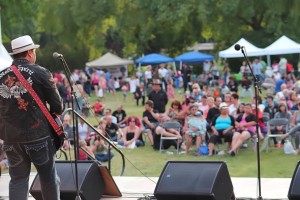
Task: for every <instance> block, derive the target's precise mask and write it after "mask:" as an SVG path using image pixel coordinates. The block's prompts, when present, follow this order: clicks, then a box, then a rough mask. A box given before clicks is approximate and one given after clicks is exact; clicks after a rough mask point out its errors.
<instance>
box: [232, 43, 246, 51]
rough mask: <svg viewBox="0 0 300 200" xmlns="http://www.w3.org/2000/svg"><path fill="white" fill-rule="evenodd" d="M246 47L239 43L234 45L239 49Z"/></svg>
mask: <svg viewBox="0 0 300 200" xmlns="http://www.w3.org/2000/svg"><path fill="white" fill-rule="evenodd" d="M242 48H244V46H241V45H239V44H236V45H234V49H235V50H237V51H239V50H240V49H242Z"/></svg>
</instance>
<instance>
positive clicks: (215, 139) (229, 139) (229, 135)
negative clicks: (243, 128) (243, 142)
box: [209, 130, 233, 144]
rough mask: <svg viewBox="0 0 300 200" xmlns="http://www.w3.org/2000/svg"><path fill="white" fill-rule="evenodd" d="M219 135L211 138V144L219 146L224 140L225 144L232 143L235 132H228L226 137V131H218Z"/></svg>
mask: <svg viewBox="0 0 300 200" xmlns="http://www.w3.org/2000/svg"><path fill="white" fill-rule="evenodd" d="M217 131H218V133H219V135H215V134H213V135H211V136H210V138H209V143H213V144H217V143H218V142H222V138H224V142H232V136H233V132H232V131H228V132H227V133H226V134H225V135H223V133H222V132H223V131H224V130H217Z"/></svg>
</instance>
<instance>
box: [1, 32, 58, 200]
mask: <svg viewBox="0 0 300 200" xmlns="http://www.w3.org/2000/svg"><path fill="white" fill-rule="evenodd" d="M11 47H12V53H11V55H12V56H13V58H14V61H13V65H15V66H17V67H18V70H19V71H20V72H21V73H22V75H23V76H24V77H25V79H26V80H27V81H28V82H29V83H30V84H31V85H32V88H33V89H34V90H35V92H36V93H37V95H38V96H39V98H40V99H41V100H42V102H43V103H44V104H46V103H47V104H49V108H50V113H51V114H58V115H59V114H61V113H62V112H63V104H62V99H61V97H60V96H59V93H58V90H57V88H56V85H55V82H54V80H53V77H52V74H51V73H50V71H48V70H47V69H45V68H43V67H41V66H39V65H37V64H35V62H36V49H37V48H39V45H36V44H34V42H33V41H32V38H31V37H30V36H29V35H25V36H21V37H18V38H16V39H14V40H12V41H11ZM0 84H1V89H0V90H1V92H0V121H1V123H0V126H1V130H2V131H1V132H0V139H2V140H4V146H3V149H4V151H5V152H6V155H7V158H8V162H9V166H10V167H9V175H10V177H11V180H10V183H9V199H11V200H19V199H27V198H28V184H29V181H28V180H29V175H30V169H31V163H33V165H34V166H35V168H36V170H37V173H38V175H39V177H40V184H41V192H42V196H43V199H44V200H48V199H49V200H50V199H51V200H56V199H60V191H59V185H60V180H59V177H58V176H57V171H56V168H55V152H56V149H55V146H54V144H53V140H52V137H51V136H52V135H51V133H52V132H54V131H53V129H52V127H51V125H50V124H49V123H48V120H47V119H46V117H45V116H44V114H43V113H42V111H41V110H40V109H39V107H38V105H37V103H35V101H34V100H33V98H32V96H31V95H30V94H29V92H28V91H27V90H26V89H25V88H24V87H23V86H22V83H21V82H20V81H19V79H18V78H17V77H16V76H15V74H14V73H13V72H12V71H11V69H4V70H3V71H2V72H1V76H0ZM54 134H56V133H54Z"/></svg>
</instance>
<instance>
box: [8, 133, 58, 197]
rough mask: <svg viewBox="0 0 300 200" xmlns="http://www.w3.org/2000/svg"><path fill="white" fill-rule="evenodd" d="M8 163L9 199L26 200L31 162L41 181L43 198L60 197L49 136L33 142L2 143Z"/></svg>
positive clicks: (53, 149)
mask: <svg viewBox="0 0 300 200" xmlns="http://www.w3.org/2000/svg"><path fill="white" fill-rule="evenodd" d="M3 149H4V151H5V152H6V155H7V159H8V163H9V175H10V177H11V180H10V183H9V199H10V200H26V199H27V198H28V185H29V175H30V169H31V163H33V164H34V166H35V168H36V170H37V172H38V174H39V177H40V182H41V190H42V195H43V199H44V200H58V199H60V191H59V185H60V180H59V177H58V176H57V172H56V168H55V147H54V146H53V143H52V140H51V138H50V137H45V138H42V139H39V140H37V141H34V142H27V143H4V146H3Z"/></svg>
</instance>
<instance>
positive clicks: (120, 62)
mask: <svg viewBox="0 0 300 200" xmlns="http://www.w3.org/2000/svg"><path fill="white" fill-rule="evenodd" d="M129 64H133V61H132V60H127V59H122V58H120V57H118V56H116V55H114V54H112V53H109V52H108V53H106V54H104V55H103V56H101V57H100V58H97V59H96V60H93V61H91V62H87V63H86V66H87V67H90V68H97V69H106V70H108V71H109V72H110V73H111V74H112V75H113V76H115V77H120V76H122V75H125V76H127V65H129Z"/></svg>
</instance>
